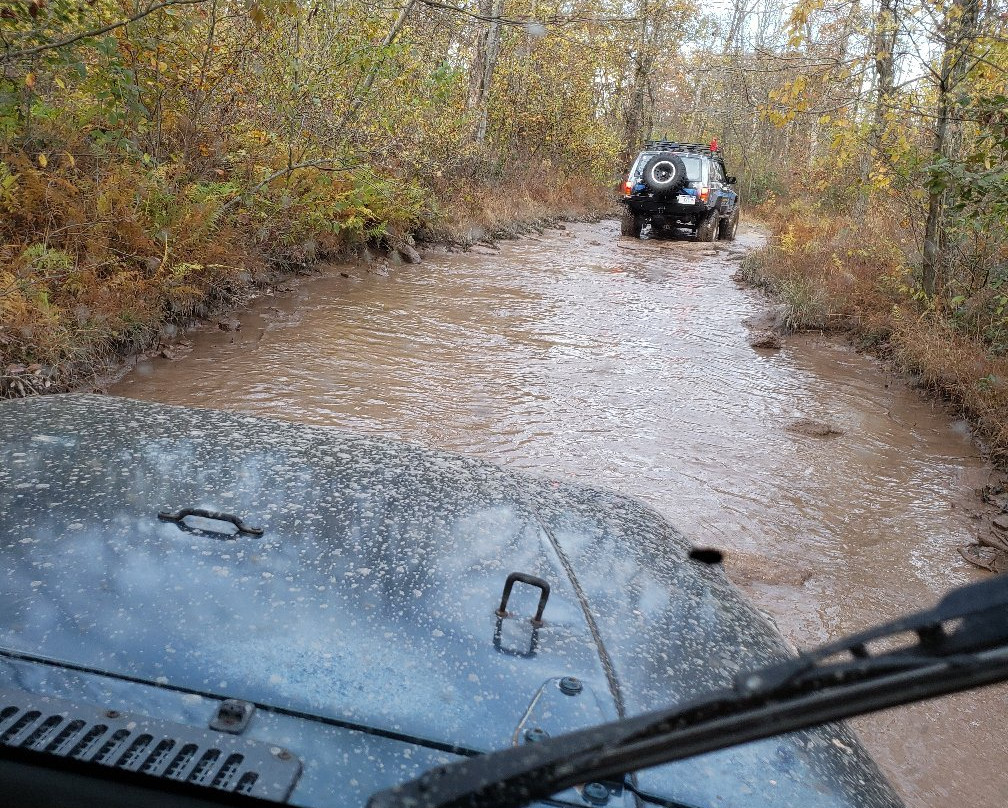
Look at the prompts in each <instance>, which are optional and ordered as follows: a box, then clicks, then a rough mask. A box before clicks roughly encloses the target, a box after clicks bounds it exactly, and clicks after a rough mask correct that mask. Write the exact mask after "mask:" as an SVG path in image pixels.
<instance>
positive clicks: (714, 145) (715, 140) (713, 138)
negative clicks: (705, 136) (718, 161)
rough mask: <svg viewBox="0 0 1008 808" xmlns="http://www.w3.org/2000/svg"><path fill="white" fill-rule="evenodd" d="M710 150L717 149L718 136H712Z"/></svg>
mask: <svg viewBox="0 0 1008 808" xmlns="http://www.w3.org/2000/svg"><path fill="white" fill-rule="evenodd" d="M710 150H711V151H717V138H716V137H712V138H711V142H710Z"/></svg>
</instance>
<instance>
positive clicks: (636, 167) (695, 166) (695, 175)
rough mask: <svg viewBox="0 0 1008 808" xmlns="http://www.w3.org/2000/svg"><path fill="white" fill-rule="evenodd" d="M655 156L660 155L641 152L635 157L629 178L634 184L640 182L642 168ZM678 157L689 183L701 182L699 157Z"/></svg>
mask: <svg viewBox="0 0 1008 808" xmlns="http://www.w3.org/2000/svg"><path fill="white" fill-rule="evenodd" d="M656 154H660V152H656V151H646V152H641V153H640V155H639V156H638V157H637V160H636V161H635V162H634V164H633V168H632V169H630V178H631V179H632V180H634V181H635V182H640V178H641V176H642V175H643V174H644V166H645V165H647V161H648V160H650V159H651V158H652V157H654V156H655V155H656ZM679 157H680V158H682V161H683V164H684V165H685V166H686V178H687V179H688V180H689V181H690V182H702V181H703V160H702V159H701V158H700V157H696V156H694V155H691V154H680V155H679Z"/></svg>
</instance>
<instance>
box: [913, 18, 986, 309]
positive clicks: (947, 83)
mask: <svg viewBox="0 0 1008 808" xmlns="http://www.w3.org/2000/svg"><path fill="white" fill-rule="evenodd" d="M979 17H980V0H955V2H953V4H952V6H951V7H950V8H949V11H948V12H947V14H946V16H945V20H944V23H943V24H942V35H943V36H942V38H943V39H944V41H945V50H944V52H943V53H942V61H941V70H940V73H939V81H938V111H937V113H936V115H935V129H934V139H933V141H932V147H931V159H932V162H937V161H939V160H942V159H945V158H948V157H952V156H954V154H953V152H954V150H955V149H954V148H953V146H955V148H957V147H958V142H957V141H958V137H957V136H956V135H957V133H958V132H959V130H960V128H961V126H962V124H961V121H959V120H958V119H957V118H956V117H955V116H954V115H953V106H954V103H955V102H954V100H953V93H954V92H955V91H956V89H957V88H958V87H959V85H960V84H961V83H962V82H963V80H964V79H965V78H966V76H967V74H968V73H969V71H970V68H971V67H972V66H973V60H972V59H971V57H970V50H971V48H972V46H973V44H974V43H975V42H976V38H977V35H978V26H979ZM944 208H945V190H944V189H943V188H940V187H932V188H931V191H930V193H929V194H928V208H927V217H926V219H925V222H924V251H923V266H922V274H921V285H922V286H923V287H924V292H925V293H926V294H927V295H928V297H934V296H935V294H936V293H937V292H938V291H940V290H941V289H942V287H943V286H944V285H945V280H946V279H945V272H944V269H945V263H946V250H945V241H946V230H945V221H944Z"/></svg>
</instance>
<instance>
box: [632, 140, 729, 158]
mask: <svg viewBox="0 0 1008 808" xmlns="http://www.w3.org/2000/svg"><path fill="white" fill-rule="evenodd" d="M644 150H645V151H651V150H657V151H686V152H695V153H698V154H716V155H718V156H720V151H717V150H716V151H714V152H711V147H710V146H709V145H706V144H703V143H676V142H675V141H672V140H646V141H644Z"/></svg>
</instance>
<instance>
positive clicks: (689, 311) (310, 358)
mask: <svg viewBox="0 0 1008 808" xmlns="http://www.w3.org/2000/svg"><path fill="white" fill-rule="evenodd" d="M760 238H761V236H760V235H759V233H757V232H756V231H754V230H752V229H744V230H743V231H742V232H741V233H740V238H739V240H738V241H736V242H735V243H734V244H730V245H729V244H724V243H722V244H715V245H709V244H699V243H694V242H692V241H685V240H672V241H663V240H646V241H639V240H631V239H627V238H621V237H620V236H619V228H618V225H617V223H615V222H611V221H610V222H603V223H601V224H597V225H570V226H568V228H567V229H566V230H563V231H548V232H547V233H546V234H545V235H543V236H541V237H537V238H530V239H526V240H522V241H519V242H511V243H507V244H505V245H503V246H502V248H501V249H500V251H499V252H497V251H493V250H490V249H488V248H481V249H480V250H479V251H478V252H472V253H467V254H447V253H443V254H432V255H429V256H428V257H427V259H426V260H425V261H424V263H423V264H420V265H417V266H403V267H392V268H391V270H390V274H389V276H388V277H382V276H379V275H376V274H374V273H371V272H368V271H367V269H366V267H364V266H352V265H351V266H345V267H334V268H333V269H332V271H331V273H329V274H328V275H326V276H324V277H319V278H313V279H306V280H302V281H300V282H298V283H297V284H296V287H295V288H294V289H293V291H290V292H287V293H285V294H283V295H278V296H276V297H269V298H263V299H261V300H259V301H257V302H256V303H255V304H254V305H253V306H252V307H251V308H250V310H249V311H248V312H245V313H243V314H241V315H239V319H240V320H241V329H240V330H239V331H236V332H223V331H220V330H218V329H217V328H216V327H215V326H214V327H204V328H202V329H197V330H196V331H194V332H193V333H191V334H190V335H189V339H190V340H191V341H192V342H193V347H192V350H191V352H190V353H189V354H188V355H186V356H185V357H183V358H181V359H178V360H176V361H169V360H166V359H152V360H149V361H145V362H142V363H141V364H140V365H139V366H138V368H137V370H136V371H134V372H132V373H131V374H129V375H128V376H126V377H125V378H124V379H123V380H122V381H121V382H119V383H118V384H117V385H115V386H114V387H113V388H112V389H111V390H110V392H113V393H116V394H119V395H126V396H132V397H136V398H144V399H151V400H155V401H162V402H167V403H173V404H189V405H197V406H208V407H219V408H228V409H236V410H241V411H245V412H250V413H255V414H259V415H268V416H277V417H280V418H286V419H291V420H297V421H303V422H308V423H314V424H327V425H332V426H336V427H340V428H343V429H348V430H354V431H363V432H373V433H379V434H383V435H390V436H397V437H400V438H404V439H406V440H409V441H413V442H416V443H421V444H425V445H429V446H434V447H439V448H443V449H448V450H453V451H458V452H463V453H466V454H471V455H477V456H480V457H483V458H486V459H489V460H493V461H496V462H499V463H503V464H505V465H508V466H511V467H514V468H519V469H523V470H528V471H531V472H537V473H542V474H558V475H566V476H569V477H572V478H576V479H577V480H580V481H583V482H585V483H588V484H591V485H599V486H605V487H610V488H614V489H618V490H621V491H624V492H626V493H628V494H631V495H634V496H636V497H639V498H641V499H643V500H645V501H646V502H648V503H649V504H651V505H652V506H654V507H655V508H656V509H658V510H659V511H660V512H662V513H663V514H664V515H665V516H667V517H668V518H669V519H670V520H671V521H672V522H673V523H674V524H676V525H677V526H678V527H679V528H681V529H682V531H683V532H685V533H686V535H687V536H688V537H690V538H691V540H692V541H693V542H694V543H695V544H698V545H711V546H717V547H721V548H724V549H725V551H726V553H727V555H728V571H729V573H730V574H731V575H732V576H733V577H734V578H735V580H736V581H737V582H739V583H740V584H741V585H742V586H743V587H744V588H745V590H746V591H747V593H748V594H749V595H750V596H751V597H752V598H753V599H754V600H755V601H756V602H757V603H758V604H759V606H760V607H761V608H763V609H764V610H765V611H766V612H768V613H769V614H771V615H772V616H773V618H774V619H775V620H776V622H777V623H778V625H779V626H780V628H781V630H782V631H783V632H784V633H785V635H786V636H787V637H788V638H789V639H790V640H791V641H792V642H793V643H794V644H795V645H798V646H807V645H813V644H817V643H819V642H822V641H825V640H826V639H828V638H832V637H836V636H838V635H840V634H842V633H845V632H849V631H854V630H856V629H859V628H862V627H864V626H865V625H867V624H871V623H874V622H877V621H879V620H882V619H885V618H888V617H891V616H895V615H897V614H899V613H901V612H904V611H907V610H910V609H916V608H920V607H922V606H924V605H928V604H930V603H932V602H933V601H934V599H935V598H936V597H937V596H938V595H939V594H940V593H941V592H943V591H944V590H946V589H948V588H949V587H951V586H954V585H957V584H961V583H965V582H966V581H968V580H973V579H975V578H978V577H982V575H983V573H980V572H979V571H977V570H974V569H973V568H971V567H969V566H968V565H967V564H966V563H965V562H963V561H961V559H960V558H959V556H958V555H957V553H956V550H955V547H956V545H957V544H961V543H965V542H968V541H971V540H972V539H973V537H974V535H975V533H976V528H975V522H974V520H973V518H972V514H971V512H970V511H971V508H972V507H973V505H974V498H973V496H972V491H973V489H974V488H975V487H978V486H981V485H983V484H984V483H985V482H986V480H987V474H988V469H987V468H986V467H985V466H984V464H983V462H982V460H981V459H980V457H979V456H978V452H977V451H976V449H975V447H973V446H972V445H971V443H970V439H969V430H968V428H967V427H966V425H965V424H963V423H961V422H956V421H953V420H952V419H951V418H950V417H949V415H948V413H947V412H946V411H945V410H944V409H943V408H942V407H941V406H938V405H933V404H929V403H927V402H926V401H924V400H922V399H921V398H920V396H919V395H918V394H917V393H915V392H914V391H912V390H910V389H908V387H907V386H906V385H905V384H904V383H903V382H901V381H900V380H899V379H898V378H896V377H892V376H890V375H888V374H886V373H885V372H883V371H882V370H881V369H880V368H879V366H878V365H877V363H876V362H874V361H873V360H871V359H870V358H866V357H863V356H861V355H858V354H856V353H855V352H854V351H852V350H851V349H849V348H847V347H845V346H842V345H839V344H837V343H835V342H832V341H827V340H821V339H816V338H809V337H802V338H794V339H790V340H788V341H787V342H786V344H785V347H784V349H783V350H781V351H759V350H755V349H753V348H752V347H750V345H749V338H748V331H747V329H746V327H745V326H744V325H743V324H742V321H743V320H744V319H745V318H747V317H751V316H753V315H757V314H758V313H759V312H761V311H762V310H764V309H765V308H766V306H767V304H766V302H765V301H764V300H762V299H761V298H760V296H759V295H757V294H755V293H753V292H752V291H749V290H746V289H742V288H740V287H739V286H738V285H737V284H736V283H735V282H733V281H732V280H731V275H732V273H733V272H734V271H735V269H736V268H737V264H738V261H739V259H740V257H741V255H742V254H743V253H744V252H745V251H746V250H747V249H751V248H752V247H753V246H755V245H757V244H758V243H759V242H760ZM341 273H345V274H346V275H349V277H343V275H341ZM800 419H813V420H814V421H815V423H816V424H819V425H826V426H828V427H830V428H832V430H833V432H832V433H831V434H829V435H827V436H821V435H818V436H817V435H815V434H805V432H807V431H809V430H805V432H803V431H802V430H801V429H800V428H799V429H796V428H795V422H796V421H799V420H800ZM813 431H814V430H813ZM1006 695H1008V692H1006V689H1004V688H999V689H993V690H987V691H980V692H976V693H972V694H966V695H962V696H958V697H955V698H952V699H945V700H942V701H938V702H933V703H931V704H927V705H917V706H915V707H912V708H909V709H903V710H899V711H892V712H889V713H885V714H882V715H879V716H875V717H870V718H865V719H861V720H859V721H857V722H855V726H856V728H857V729H858V731H859V732H860V733H861V735H862V737H863V738H864V739H865V742H866V744H867V745H868V746H869V748H870V749H871V751H872V752H873V754H874V755H875V756H876V759H878V760H879V762H880V764H881V765H882V767H883V769H884V770H885V771H886V772H887V774H888V775H889V777H890V778H891V779H892V780H893V782H894V783H895V785H896V786H897V788H898V789H899V790H900V792H901V793H902V794H903V795H904V797H905V799H906V800H907V803H908V805H910V806H912V807H913V808H918V807H919V808H939V807H940V808H944V807H945V806H946V805H948V804H950V803H951V804H959V805H974V806H998V805H1002V804H1004V801H1005V797H1006V795H1008V767H1006V765H1005V761H1006V760H1008V740H1006V738H1008V733H1006V731H1005V726H1006V719H1008V706H1006V698H1005V697H1006Z"/></svg>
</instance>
